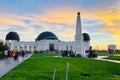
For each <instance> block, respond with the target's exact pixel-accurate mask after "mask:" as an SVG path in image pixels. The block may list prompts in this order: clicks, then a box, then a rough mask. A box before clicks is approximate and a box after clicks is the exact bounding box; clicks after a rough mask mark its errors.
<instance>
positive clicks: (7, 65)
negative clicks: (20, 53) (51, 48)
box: [0, 54, 32, 78]
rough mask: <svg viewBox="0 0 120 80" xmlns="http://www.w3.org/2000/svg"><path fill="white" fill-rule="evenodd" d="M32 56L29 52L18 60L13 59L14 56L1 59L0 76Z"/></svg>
mask: <svg viewBox="0 0 120 80" xmlns="http://www.w3.org/2000/svg"><path fill="white" fill-rule="evenodd" d="M31 56H32V54H29V55H28V56H27V57H25V58H24V59H23V58H22V57H19V58H18V61H15V60H13V58H11V59H10V60H9V61H8V60H2V61H0V78H1V77H2V76H4V75H5V74H7V73H8V72H9V71H11V70H12V69H14V68H15V67H16V66H18V65H19V64H20V63H22V62H23V61H25V60H26V59H28V58H29V57H31Z"/></svg>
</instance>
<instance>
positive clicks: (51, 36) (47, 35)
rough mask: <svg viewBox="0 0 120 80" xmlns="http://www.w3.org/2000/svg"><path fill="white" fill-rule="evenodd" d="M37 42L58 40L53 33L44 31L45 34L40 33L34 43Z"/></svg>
mask: <svg viewBox="0 0 120 80" xmlns="http://www.w3.org/2000/svg"><path fill="white" fill-rule="evenodd" d="M39 40H58V38H57V37H56V35H55V34H54V33H52V32H48V31H46V32H43V33H41V34H40V35H39V36H38V37H37V39H36V41H39Z"/></svg>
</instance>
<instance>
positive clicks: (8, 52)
mask: <svg viewBox="0 0 120 80" xmlns="http://www.w3.org/2000/svg"><path fill="white" fill-rule="evenodd" d="M7 54H8V60H10V56H11V53H10V50H9V49H8V50H7Z"/></svg>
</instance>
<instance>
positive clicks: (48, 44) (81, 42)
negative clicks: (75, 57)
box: [6, 12, 90, 57]
mask: <svg viewBox="0 0 120 80" xmlns="http://www.w3.org/2000/svg"><path fill="white" fill-rule="evenodd" d="M74 38H75V41H68V42H65V41H61V40H59V39H58V37H57V36H56V35H55V34H54V33H52V32H50V31H45V32H42V33H40V34H39V35H38V36H37V37H36V39H35V41H32V42H31V41H20V36H19V34H18V33H17V32H14V31H13V32H9V33H8V34H7V35H6V43H7V46H8V47H9V48H10V50H13V49H15V50H18V51H20V50H25V51H63V50H72V51H73V52H74V53H76V54H81V55H82V56H83V57H85V56H86V54H85V53H86V51H88V50H89V49H90V36H89V35H88V34H87V33H82V27H81V18H80V12H78V13H77V20H76V34H75V37H74Z"/></svg>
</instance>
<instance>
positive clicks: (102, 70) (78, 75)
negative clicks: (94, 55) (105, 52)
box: [0, 58, 120, 80]
mask: <svg viewBox="0 0 120 80" xmlns="http://www.w3.org/2000/svg"><path fill="white" fill-rule="evenodd" d="M66 63H69V74H68V80H120V65H119V64H117V63H111V62H105V61H99V60H93V59H83V58H30V59H28V60H26V61H25V62H23V63H22V64H20V65H19V66H18V67H16V68H15V69H14V70H12V71H10V72H9V73H8V74H7V75H5V76H4V77H2V78H1V79H0V80H52V74H53V69H54V68H55V67H56V76H55V80H65V73H66Z"/></svg>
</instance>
